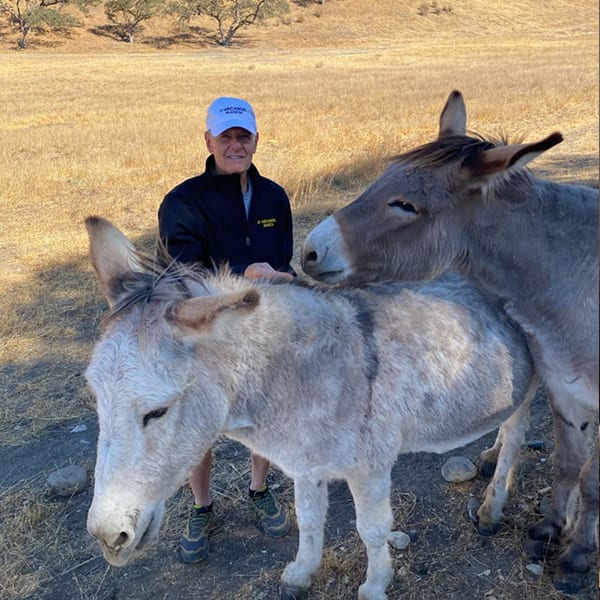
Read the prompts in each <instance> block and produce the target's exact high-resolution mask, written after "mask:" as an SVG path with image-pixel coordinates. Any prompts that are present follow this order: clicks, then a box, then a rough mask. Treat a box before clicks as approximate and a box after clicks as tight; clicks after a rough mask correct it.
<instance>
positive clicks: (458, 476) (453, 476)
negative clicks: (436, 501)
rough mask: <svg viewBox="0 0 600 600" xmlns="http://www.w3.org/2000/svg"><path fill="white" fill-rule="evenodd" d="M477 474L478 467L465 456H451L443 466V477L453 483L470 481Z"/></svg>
mask: <svg viewBox="0 0 600 600" xmlns="http://www.w3.org/2000/svg"><path fill="white" fill-rule="evenodd" d="M476 475H477V467H476V466H475V465H474V464H473V463H472V462H471V461H470V460H469V459H468V458H465V457H464V456H451V457H450V458H449V459H448V460H447V461H446V462H445V463H444V466H443V467H442V477H443V478H444V479H445V480H446V481H449V482H451V483H458V482H460V481H469V480H470V479H473V478H474V477H475V476H476Z"/></svg>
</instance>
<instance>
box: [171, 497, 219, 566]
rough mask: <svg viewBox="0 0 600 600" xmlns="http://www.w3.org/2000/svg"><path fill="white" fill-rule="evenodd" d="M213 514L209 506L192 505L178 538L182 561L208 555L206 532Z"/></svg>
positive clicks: (191, 560)
mask: <svg viewBox="0 0 600 600" xmlns="http://www.w3.org/2000/svg"><path fill="white" fill-rule="evenodd" d="M214 521H215V516H214V514H213V512H212V504H211V505H210V506H197V505H194V506H192V508H191V509H190V516H189V518H188V522H187V525H186V528H185V532H184V534H183V535H182V536H181V538H180V540H179V555H180V556H181V560H182V561H183V562H184V563H195V562H200V561H202V560H206V558H207V557H208V532H209V531H210V530H211V529H212V527H213V526H214Z"/></svg>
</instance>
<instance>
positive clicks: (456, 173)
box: [302, 91, 598, 591]
mask: <svg viewBox="0 0 600 600" xmlns="http://www.w3.org/2000/svg"><path fill="white" fill-rule="evenodd" d="M561 140H562V136H561V135H560V134H558V133H555V134H552V135H550V136H549V137H547V138H545V139H543V140H542V141H540V142H536V143H530V144H517V145H506V144H505V143H495V144H494V143H491V142H488V141H486V140H484V139H482V138H475V137H469V136H467V135H466V108H465V104H464V101H463V97H462V95H461V94H460V92H457V91H455V92H452V93H451V94H450V97H449V99H448V101H447V103H446V106H445V107H444V110H443V112H442V114H441V117H440V129H439V138H438V139H437V140H435V141H434V142H431V143H429V144H425V145H424V146H421V147H419V148H417V149H415V150H412V151H409V152H407V153H405V154H402V155H401V156H398V157H396V159H395V160H394V161H393V163H392V164H391V165H390V166H389V167H388V169H387V170H386V171H385V172H384V173H383V175H382V176H381V177H380V178H379V179H378V180H377V181H375V182H374V183H373V184H372V185H371V186H370V187H369V188H368V189H367V190H366V191H365V192H364V193H363V194H362V195H361V196H360V197H359V198H357V199H356V200H355V201H354V202H351V203H350V204H349V205H347V206H345V207H344V208H342V209H340V210H339V211H337V212H336V213H334V214H333V215H332V216H330V217H328V218H327V219H325V220H324V221H323V222H322V223H320V224H319V225H317V227H316V228H315V229H314V230H313V231H312V232H311V233H310V234H309V235H308V237H307V238H306V241H305V243H304V248H303V257H302V266H303V268H304V270H305V271H306V272H307V273H308V274H310V275H312V276H313V277H315V278H317V279H321V280H325V281H330V282H339V281H369V280H374V279H379V278H394V279H427V278H431V277H434V276H436V275H438V274H439V273H441V272H443V271H445V270H446V269H454V270H457V271H459V272H460V273H461V274H463V275H464V276H466V277H467V278H468V279H469V280H470V281H471V282H472V283H474V284H475V285H477V286H478V287H480V288H481V289H483V290H485V291H486V292H488V293H490V294H491V295H492V296H494V297H496V298H497V299H499V301H501V302H502V304H503V307H504V309H505V311H506V312H507V314H508V315H510V316H511V317H512V318H513V319H514V321H516V322H517V323H518V324H519V325H520V326H521V327H522V329H523V331H524V332H525V334H526V336H527V341H528V344H529V348H530V350H531V353H532V355H533V357H534V361H535V365H536V370H537V371H538V373H539V374H540V376H541V377H542V379H543V380H544V383H545V385H546V387H547V390H548V396H549V400H550V406H551V409H552V413H553V417H554V435H555V444H556V447H555V452H554V488H553V496H552V510H551V512H550V514H549V515H548V516H547V517H546V518H544V520H543V521H541V522H540V523H539V524H537V525H535V526H534V527H533V528H532V529H531V530H530V536H531V538H532V539H534V540H538V541H539V542H541V543H540V544H537V547H535V546H534V548H533V549H534V554H535V555H536V556H538V557H540V556H541V554H542V553H544V552H545V551H546V549H547V546H546V544H547V543H548V542H557V541H558V540H559V536H561V534H562V535H563V537H567V544H566V548H565V549H564V552H563V553H562V556H560V558H559V560H558V565H559V568H560V571H562V573H563V574H562V575H561V574H560V573H559V575H558V576H557V577H556V579H555V584H556V585H557V587H558V588H559V589H563V590H564V591H576V589H577V588H578V587H579V586H580V584H581V577H577V576H571V575H569V574H570V573H582V572H585V571H586V570H587V569H588V568H589V562H590V558H591V557H592V556H593V554H594V552H595V551H596V550H597V547H598V541H597V537H598V452H597V450H595V451H592V455H591V456H590V441H591V438H593V437H595V438H596V439H597V436H596V433H597V428H596V427H595V425H594V424H595V422H596V420H597V416H598V190H597V189H592V188H589V187H585V186H578V185H565V184H559V183H554V182H551V181H547V180H542V179H538V178H536V177H534V176H533V175H532V174H531V173H530V172H529V171H528V170H526V169H523V167H524V166H525V165H526V164H527V163H528V162H529V161H531V160H532V159H534V158H535V157H536V156H538V155H539V154H541V153H542V152H544V151H546V150H548V149H549V148H551V147H552V146H554V145H555V144H558V143H559V142H560V141H561ZM577 500H579V505H580V506H579V513H578V516H577V519H576V520H575V518H574V517H575V508H576V506H577ZM565 534H566V536H565Z"/></svg>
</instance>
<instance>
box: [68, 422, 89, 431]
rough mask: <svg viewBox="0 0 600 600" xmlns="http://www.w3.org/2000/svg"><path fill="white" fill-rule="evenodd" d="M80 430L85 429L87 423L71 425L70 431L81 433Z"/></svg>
mask: <svg viewBox="0 0 600 600" xmlns="http://www.w3.org/2000/svg"><path fill="white" fill-rule="evenodd" d="M82 431H87V425H84V424H83V423H82V424H81V425H75V427H71V433H81V432H82Z"/></svg>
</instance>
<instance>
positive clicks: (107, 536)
mask: <svg viewBox="0 0 600 600" xmlns="http://www.w3.org/2000/svg"><path fill="white" fill-rule="evenodd" d="M88 533H89V534H90V535H91V536H92V537H94V538H96V539H97V540H98V541H99V542H100V543H101V544H102V545H103V546H105V547H106V548H108V549H110V550H112V551H114V552H118V551H119V550H121V549H122V548H125V547H126V546H129V544H130V543H131V540H133V537H134V531H133V529H131V530H126V529H122V530H121V531H119V530H118V529H117V530H115V531H110V529H109V528H106V529H105V528H103V527H102V526H100V525H98V526H94V525H90V526H88Z"/></svg>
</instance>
